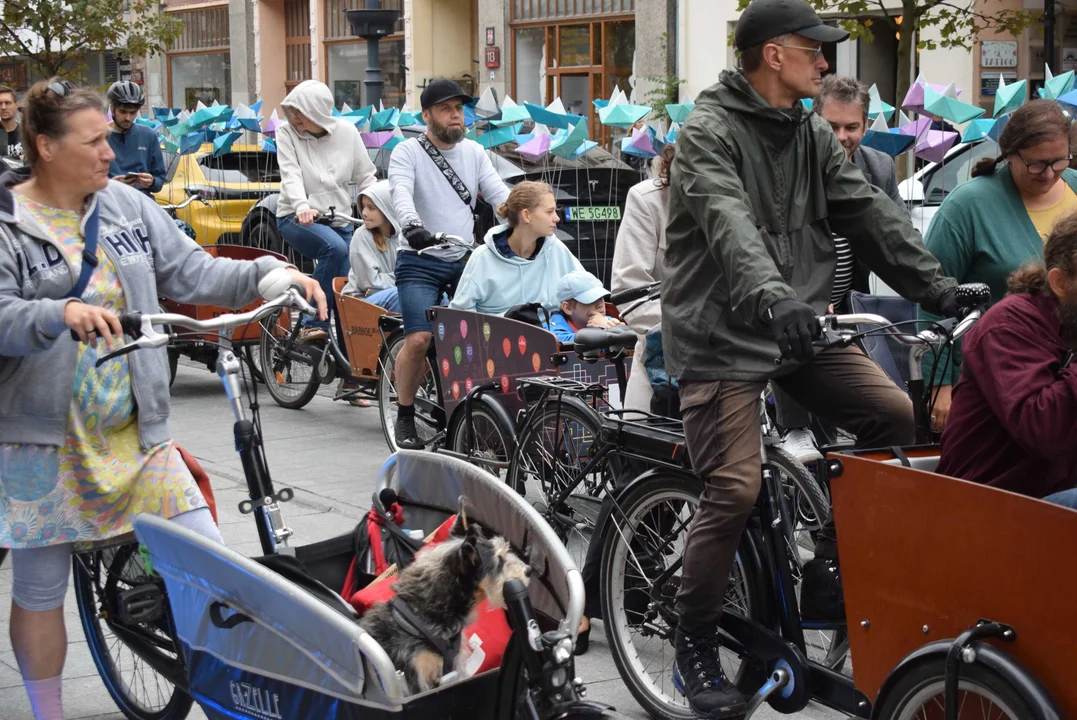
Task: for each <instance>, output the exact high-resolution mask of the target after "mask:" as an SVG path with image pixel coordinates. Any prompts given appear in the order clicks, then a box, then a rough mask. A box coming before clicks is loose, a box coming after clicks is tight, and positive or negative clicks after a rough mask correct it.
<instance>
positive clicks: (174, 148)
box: [161, 138, 180, 155]
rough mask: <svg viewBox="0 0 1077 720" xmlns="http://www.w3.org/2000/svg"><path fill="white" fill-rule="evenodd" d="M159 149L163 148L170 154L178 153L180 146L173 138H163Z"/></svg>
mask: <svg viewBox="0 0 1077 720" xmlns="http://www.w3.org/2000/svg"><path fill="white" fill-rule="evenodd" d="M161 149H162V150H164V151H165V152H166V153H171V154H172V155H179V151H180V146H179V143H178V142H176V141H175V140H170V139H169V138H165V139H164V140H162V141H161Z"/></svg>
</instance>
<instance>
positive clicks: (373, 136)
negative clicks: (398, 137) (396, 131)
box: [359, 130, 393, 149]
mask: <svg viewBox="0 0 1077 720" xmlns="http://www.w3.org/2000/svg"><path fill="white" fill-rule="evenodd" d="M359 134H360V135H361V136H362V138H363V146H364V147H366V148H368V149H380V148H381V147H382V146H384V145H385V143H387V142H389V140H391V139H392V137H393V131H392V130H382V131H380V132H365V133H359Z"/></svg>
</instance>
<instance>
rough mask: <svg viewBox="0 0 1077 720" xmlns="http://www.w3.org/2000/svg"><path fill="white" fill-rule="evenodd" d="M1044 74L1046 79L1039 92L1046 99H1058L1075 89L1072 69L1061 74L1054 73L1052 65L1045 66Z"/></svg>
mask: <svg viewBox="0 0 1077 720" xmlns="http://www.w3.org/2000/svg"><path fill="white" fill-rule="evenodd" d="M1043 76H1044V78H1045V79H1046V81H1045V82H1044V83H1043V87H1041V88H1040V89H1039V90H1037V92H1038V93H1039V95H1040V97H1041V98H1043V99H1045V100H1057V99H1058V98H1060V97H1062V96H1063V95H1065V94H1066V93H1068V92H1069V91H1070V90H1072V89H1073V81H1074V72H1073V71H1072V70H1070V71H1068V72H1064V73H1062V74H1061V75H1054V74H1052V73H1051V68H1050V67H1044V75H1043Z"/></svg>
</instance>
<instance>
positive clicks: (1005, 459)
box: [937, 215, 1077, 509]
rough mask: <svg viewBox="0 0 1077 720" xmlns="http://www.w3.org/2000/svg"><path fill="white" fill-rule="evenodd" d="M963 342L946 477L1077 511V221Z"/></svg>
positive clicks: (1059, 231)
mask: <svg viewBox="0 0 1077 720" xmlns="http://www.w3.org/2000/svg"><path fill="white" fill-rule="evenodd" d="M1043 254H1044V261H1043V262H1039V263H1036V264H1033V265H1029V266H1027V267H1024V268H1021V269H1020V270H1017V271H1016V272H1014V273H1013V274H1012V275H1011V276H1010V280H1009V292H1010V294H1009V295H1007V296H1006V297H1005V298H1004V299H1003V300H1001V301H999V302H998V303H996V304H995V305H994V306H992V308H991V309H990V310H988V311H987V313H986V314H985V315H984V316H983V318H981V319H980V321H979V322H978V323H976V325H975V327H973V328H972V329H971V330H969V332H968V334H966V335H965V337H964V338H963V339H962V346H961V348H962V357H963V359H962V363H961V379H960V380H958V382H957V385H955V386H954V391H953V404H952V405H951V406H950V415H949V417H948V418H947V420H946V429H945V430H944V431H943V433H942V458H941V459H940V460H939V467H938V469H937V472H938V473H939V474H941V475H950V476H952V477H957V478H961V479H962V480H969V481H971V482H978V483H984V484H987V485H991V486H993V487H997V488H1002V489H1003V490H1010V491H1012V492H1016V493H1021V494H1022V495H1031V496H1032V497H1036V498H1042V499H1044V500H1046V501H1048V502H1053V503H1056V504H1059V505H1065V506H1067V507H1070V508H1074V509H1077V490H1073V489H1072V488H1074V487H1077V445H1074V443H1073V429H1074V428H1075V427H1077V365H1075V364H1074V363H1073V362H1072V360H1073V354H1074V351H1075V350H1077V215H1070V216H1069V217H1067V218H1065V219H1063V220H1061V221H1060V222H1059V223H1058V224H1057V225H1055V227H1054V230H1052V231H1051V235H1050V236H1049V237H1048V238H1047V244H1046V245H1045V246H1044V251H1043Z"/></svg>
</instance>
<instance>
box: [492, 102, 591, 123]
mask: <svg viewBox="0 0 1077 720" xmlns="http://www.w3.org/2000/svg"><path fill="white" fill-rule="evenodd" d="M554 103H557V104H558V105H560V106H561V107H562V108H563V107H564V105H563V104H562V103H561V98H558V99H557V100H555V101H554ZM524 107H525V108H527V112H528V114H529V115H530V116H531V119H532V120H534V121H535V122H536V123H541V124H542V125H545V126H547V127H552V128H562V129H565V130H567V129H568V128H570V127H572V126H573V125H576V124H578V123H579V122H580V121H581V120H583V117H582V116H581V115H574V114H572V113H566V112H564V111H562V112H557V111H556V110H549V109H548V108H544V107H539V106H538V105H532V104H531V103H524ZM501 111H502V112H505V109H504V108H502V109H501Z"/></svg>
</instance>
